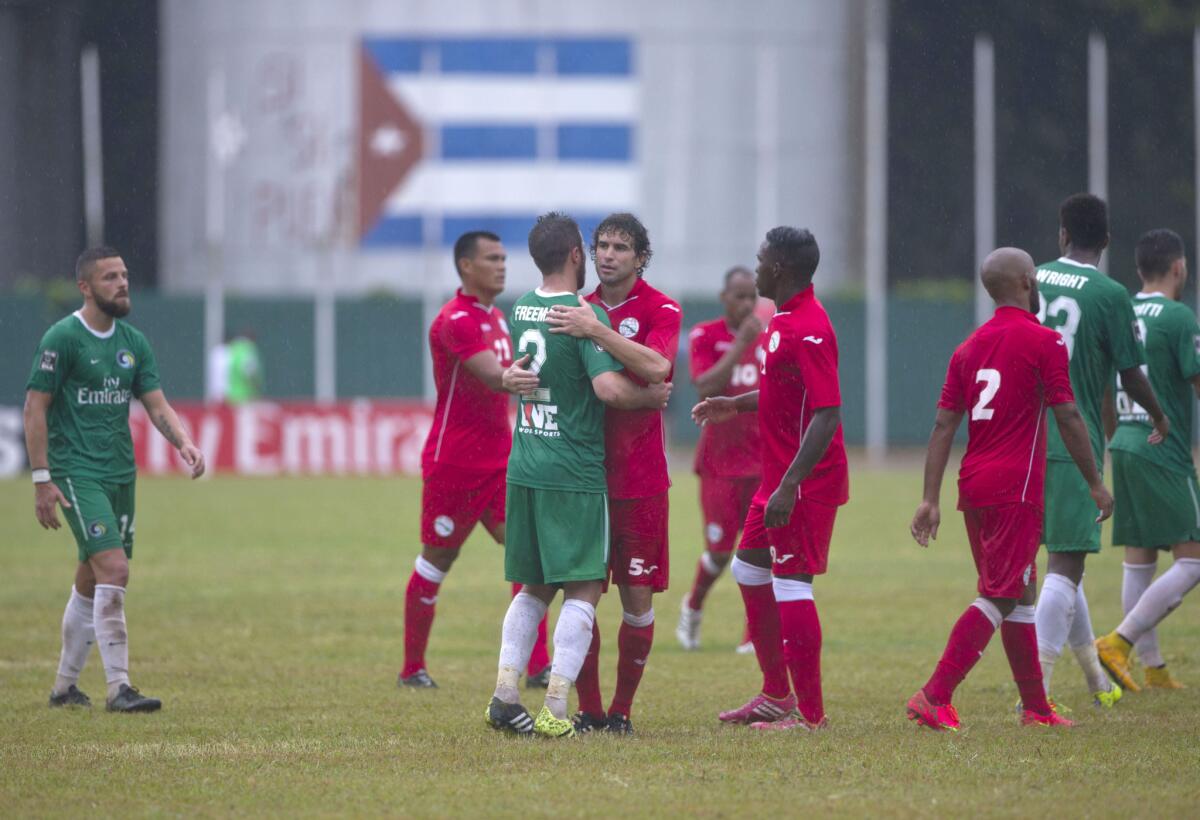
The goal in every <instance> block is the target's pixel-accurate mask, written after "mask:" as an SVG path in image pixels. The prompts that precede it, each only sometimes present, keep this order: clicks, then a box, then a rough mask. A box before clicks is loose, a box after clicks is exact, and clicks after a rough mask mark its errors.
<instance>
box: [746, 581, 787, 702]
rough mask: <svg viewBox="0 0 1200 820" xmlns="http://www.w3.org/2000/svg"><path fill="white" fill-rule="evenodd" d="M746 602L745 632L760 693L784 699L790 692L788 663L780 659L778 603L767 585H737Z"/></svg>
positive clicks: (781, 652) (773, 591) (781, 643)
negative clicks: (758, 676) (760, 682)
mask: <svg viewBox="0 0 1200 820" xmlns="http://www.w3.org/2000/svg"><path fill="white" fill-rule="evenodd" d="M738 589H740V590H741V591H742V603H744V604H745V605H746V631H747V632H749V633H750V640H752V641H754V655H755V656H756V657H757V658H758V668H759V669H761V670H762V674H763V688H762V691H763V694H764V695H766V696H767V697H769V698H777V699H778V698H786V697H787V696H788V693H789V692H790V691H791V685H790V684H789V683H788V670H787V664H786V663H785V662H784V660H783V638H781V637H780V634H779V629H780V626H779V606H778V605H777V604H776V603H775V590H773V589H772V588H771V585H770V584H759V585H757V586H747V585H746V584H738Z"/></svg>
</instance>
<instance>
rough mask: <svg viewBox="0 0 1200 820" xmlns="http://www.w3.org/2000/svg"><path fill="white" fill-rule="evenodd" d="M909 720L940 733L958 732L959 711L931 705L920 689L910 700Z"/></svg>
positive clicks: (948, 707) (948, 706) (948, 705)
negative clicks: (947, 731)
mask: <svg viewBox="0 0 1200 820" xmlns="http://www.w3.org/2000/svg"><path fill="white" fill-rule="evenodd" d="M1026 714H1031V713H1028V712H1027V713H1026ZM908 719H909V720H915V721H916V722H917V725H918V726H928V727H929V728H930V729H936V730H938V731H939V732H944V731H946V730H949V731H951V732H957V731H958V710H957V709H955V708H954V707H953V706H951V705H950V704H948V703H947V704H945V705H941V704H935V703H931V702H930V700H929V698H928V697H926V696H925V690H924V689H918V690H917V693H916V694H915V695H913V696H912V697H911V698H909V699H908Z"/></svg>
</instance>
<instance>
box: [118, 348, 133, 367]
mask: <svg viewBox="0 0 1200 820" xmlns="http://www.w3.org/2000/svg"><path fill="white" fill-rule="evenodd" d="M117 364H118V365H120V366H121V367H123V368H125V369H126V370H129V369H131V368H132V367H133V366H134V365H135V364H137V359H135V358H134V357H133V354H132V353H130V352H129V351H128V350H126V349H125V348H121V349H120V350H118V351H117Z"/></svg>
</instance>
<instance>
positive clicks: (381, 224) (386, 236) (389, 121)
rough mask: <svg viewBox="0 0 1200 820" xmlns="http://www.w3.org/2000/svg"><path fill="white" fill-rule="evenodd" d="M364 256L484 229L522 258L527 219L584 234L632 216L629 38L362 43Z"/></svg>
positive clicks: (635, 184)
mask: <svg viewBox="0 0 1200 820" xmlns="http://www.w3.org/2000/svg"><path fill="white" fill-rule="evenodd" d="M359 105H360V114H359V117H360V119H359V142H358V171H359V173H358V179H359V191H358V214H359V237H360V242H361V244H362V246H363V247H367V248H380V249H395V250H405V249H413V250H416V249H420V248H422V247H428V246H446V245H450V244H452V243H453V242H454V240H455V239H456V238H457V237H458V236H459V235H460V234H461V233H463V232H464V231H468V230H480V229H482V230H490V231H494V232H495V233H497V234H499V236H500V238H501V239H502V240H503V241H504V242H506V243H509V244H512V245H515V246H517V247H523V246H524V245H525V242H526V239H527V237H528V234H529V229H530V228H531V227H532V226H533V223H534V221H535V219H536V218H537V215H538V214H540V213H543V212H545V211H547V210H550V209H556V210H562V211H566V212H567V213H569V214H571V215H572V216H573V217H575V218H576V219H577V220H578V222H579V225H580V228H582V230H583V233H584V235H585V236H591V233H592V230H593V229H594V228H595V226H596V225H597V224H599V222H600V220H601V219H603V218H604V216H606V215H607V214H609V213H611V212H613V211H623V210H636V209H637V207H638V204H639V199H640V196H639V189H640V179H639V172H638V165H637V159H636V156H635V144H636V136H637V134H636V128H637V122H638V119H639V101H638V83H637V77H636V74H635V65H634V48H633V41H632V40H631V39H630V38H628V37H592V38H581V37H542V36H536V37H521V36H513V37H499V38H497V37H396V38H385V37H368V38H364V39H363V40H362V44H361V47H360V51H359Z"/></svg>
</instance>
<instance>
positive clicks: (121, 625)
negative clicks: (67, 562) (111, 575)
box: [92, 584, 129, 700]
mask: <svg viewBox="0 0 1200 820" xmlns="http://www.w3.org/2000/svg"><path fill="white" fill-rule="evenodd" d="M92 619H93V623H94V625H95V627H94V628H95V630H96V646H97V647H99V649H100V660H101V661H102V662H103V663H104V680H106V681H107V682H108V697H109V699H110V700H111V699H112V698H115V697H116V696H117V692H118V690H120V688H121V684H125V685H128V684H129V632H128V630H127V629H126V628H125V587H118V586H114V585H112V584H96V598H95V602H94V604H93V605H92Z"/></svg>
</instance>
